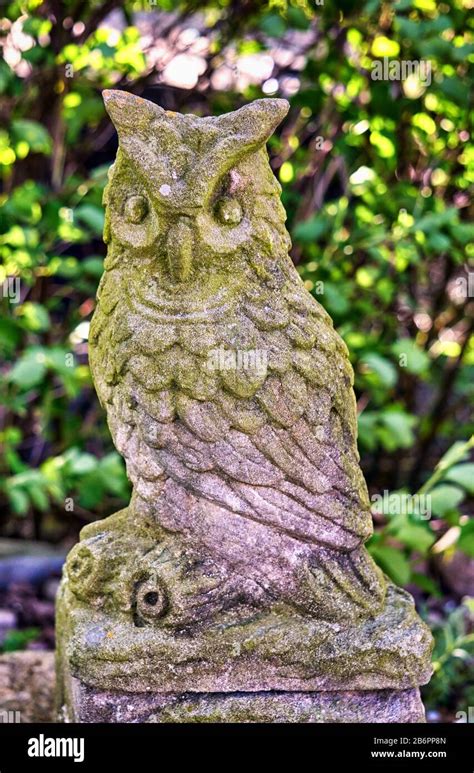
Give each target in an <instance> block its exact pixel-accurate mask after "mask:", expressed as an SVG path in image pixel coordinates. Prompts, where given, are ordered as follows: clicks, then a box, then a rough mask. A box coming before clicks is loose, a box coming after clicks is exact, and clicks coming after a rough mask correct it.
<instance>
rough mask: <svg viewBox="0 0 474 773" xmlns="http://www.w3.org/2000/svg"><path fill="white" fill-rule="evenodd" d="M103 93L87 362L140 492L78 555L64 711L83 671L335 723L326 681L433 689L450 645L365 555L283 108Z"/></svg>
mask: <svg viewBox="0 0 474 773" xmlns="http://www.w3.org/2000/svg"><path fill="white" fill-rule="evenodd" d="M105 99H106V105H107V109H108V111H109V113H110V115H111V117H112V120H113V121H114V123H115V125H116V127H117V130H118V134H119V152H118V156H117V160H116V162H115V164H114V167H113V169H112V171H111V175H110V181H109V185H108V187H107V190H106V194H105V203H106V207H107V208H106V225H105V234H104V238H105V240H106V242H107V244H108V253H107V259H106V262H105V273H104V276H103V278H102V280H101V284H100V288H99V292H98V305H97V309H96V312H95V314H94V318H93V321H92V325H91V334H90V361H91V366H92V371H93V376H94V380H95V384H96V388H97V392H98V394H99V397H100V400H101V402H102V404H103V405H104V407H105V409H106V411H107V417H108V422H109V427H110V430H111V433H112V436H113V439H114V442H115V445H116V446H117V449H118V450H119V451H120V453H121V454H122V455H123V456H124V458H125V461H126V464H127V472H128V475H129V477H130V480H131V482H132V484H133V487H134V492H133V496H132V500H131V502H130V505H129V507H127V508H125V509H124V510H123V511H121V512H120V513H117V514H115V515H114V516H112V517H111V518H108V519H107V520H106V521H104V522H102V523H98V524H93V525H91V526H89V527H87V528H86V529H85V530H84V531H83V533H82V535H81V541H80V543H79V544H78V545H77V546H76V547H75V548H74V550H73V551H71V554H70V556H69V558H68V562H67V567H66V571H65V574H64V580H63V584H62V589H61V594H60V601H59V606H58V621H59V622H58V633H59V636H58V639H59V650H58V664H59V669H60V673H61V674H62V676H61V680H60V687H61V685H62V688H61V689H62V693H61V696H60V700H59V702H60V704H61V705H63V706H69V707H70V709H71V710H72V707H73V706H74V704H75V702H76V701H77V700H78V698H77V690H75V689H73V687H72V685H73V684H79V683H80V684H81V685H88V686H89V687H93V688H95V690H97V691H99V692H101V691H126V692H130V693H134V694H141V693H143V692H147V693H148V692H153V693H155V698H154V699H156V700H158V698H159V695H158V694H160V693H163V694H165V693H178V694H188V693H191V692H192V693H206V694H207V693H213V694H215V693H219V694H222V693H239V695H240V693H258V694H259V696H261V697H258V699H257V698H255V696H248V697H247V698H246V697H245V696H243V697H238V698H237V697H235V696H234V697H233V698H232V701H233V702H232V701H231V702H230V703H229V701H230V697H229V701H224V704H225V707H229V706H230V707H235V710H236V711H237V712H238V711H240V710H241V708H239V707H240V706H242V707H244V706H245V705H247V704H248V703H249V702H251V701H255V700H256V701H257V704H258V706H259V707H263V703H262V701H263V702H264V703H265V706H266V705H267V702H266V701H265V700H264V699H265V698H266V697H269V696H263V695H262V693H263V692H265V691H269V692H273V691H276V690H277V691H287V692H292V693H295V695H288V696H286V695H285V696H283V698H281V699H280V698H278V700H276V699H275V700H276V703H275V700H274V698H273V697H272V702H271V704H268V705H271V706H274V709H273V708H272V709H269V711H270V713H271V712H272V711H273V710H274V711H275V712H276V714H275V716H277V715H278V716H281V711H280V708H279V706H280V703H279V702H278V701H280V702H281V701H283V704H281V705H288V706H293V707H296V706H297V703H298V697H297V695H299V694H300V693H301V692H308V693H309V694H310V695H314V694H315V691H316V692H317V693H318V696H317V697H315V698H314V701H316V703H315V704H314V712H315V713H314V716H315V717H317V716H322V714H321V711H322V710H323V709H321V710H320V708H318V707H319V706H320V705H322V704H321V701H323V702H324V701H326V703H325V705H327V706H328V707H330V706H331V705H333V704H331V700H332V698H331V696H325V697H324V698H321V697H319V692H320V691H321V690H324V691H338V692H339V691H341V690H343V691H347V690H367V691H371V690H382V689H388V688H392V689H393V690H397V691H398V692H397V695H398V696H399V691H400V690H405V689H407V690H415V691H416V688H417V687H418V685H419V684H421V683H423V682H425V681H427V679H428V678H429V674H430V663H429V660H430V649H431V637H430V634H429V632H428V629H427V628H426V626H425V625H424V624H423V623H422V622H421V620H420V619H419V618H418V617H417V615H416V613H415V611H414V607H413V603H412V601H411V599H410V597H409V596H408V595H407V594H406V593H404V592H403V591H400V590H398V589H396V588H394V586H393V585H392V584H391V583H389V582H388V580H387V578H386V577H385V576H384V575H383V573H382V572H381V570H380V569H379V568H378V567H377V566H376V564H375V563H374V561H373V560H372V559H371V557H370V556H369V554H368V553H367V551H366V550H365V548H364V542H365V540H366V539H367V538H368V537H369V536H370V534H371V531H372V521H371V514H370V506H369V498H368V493H367V488H366V485H365V482H364V479H363V477H362V473H361V471H360V468H359V464H358V453H357V445H356V427H357V422H356V410H355V399H354V394H353V391H352V380H353V374H352V370H351V367H350V363H349V359H348V354H347V349H346V347H345V344H344V343H343V341H342V340H341V338H340V337H339V336H338V335H337V333H336V332H335V331H334V329H333V326H332V322H331V320H330V318H329V317H328V315H327V313H326V312H325V311H324V309H323V308H322V307H321V306H320V305H319V304H318V303H317V302H316V301H315V300H314V298H312V297H311V296H310V295H309V293H308V292H307V291H306V289H305V287H304V285H303V283H302V282H301V280H300V278H299V275H298V273H297V272H296V270H295V268H294V266H293V264H292V262H291V260H290V258H289V256H288V247H289V237H288V234H287V232H286V230H285V226H284V221H285V213H284V210H283V208H282V206H281V203H280V200H279V194H280V186H279V184H278V183H277V181H276V180H275V178H274V176H273V174H272V172H271V169H270V166H269V164H268V158H267V154H266V151H265V141H266V139H267V138H268V136H269V135H270V134H271V133H272V131H273V130H274V128H275V127H276V126H277V125H278V123H279V122H280V121H281V119H282V118H283V117H284V115H285V114H286V111H287V109H288V105H287V103H286V102H285V101H284V100H278V99H266V100H257V101H256V102H253V103H251V104H249V105H246V106H245V107H243V108H241V110H238V111H236V112H235V113H230V114H227V115H223V116H220V117H218V118H197V117H196V116H190V115H180V114H175V113H168V112H165V111H164V110H162V109H161V108H160V107H158V106H157V105H154V104H152V103H150V102H147V101H145V100H141V99H139V98H137V97H134V96H132V95H130V94H126V93H124V92H115V91H112V92H106V93H105ZM70 675H71V676H70ZM72 679H74V680H75V681H74V682H73V681H72ZM296 694H297V695H296ZM410 694H411V693H410ZM378 696H379V697H380V693H378ZM117 697H118V696H117ZM378 699H379V698H377V700H378ZM196 700H198V699H197V698H196ZM202 700H203V701H204V703H203V704H202V706H203V708H202V710H203V711H205V712H206V711H207V707H208V706H210V705H211V704H212V705H214V703H213V702H215V701H219V700H220V701H221V702H222V700H223V699H222V698H219V697H216V696H215V695H213V696H212V698H210V697H209V696H207V697H206V698H202ZM312 700H313V699H312ZM397 700H398V698H397ZM239 701H240V703H239ZM224 704H222V705H223V706H224ZM220 705H221V704H219V706H220ZM167 710H168V709H167ZM169 710H170V711H171V709H169ZM174 710H175V709H174V708H173V711H174ZM219 710H220V709H219ZM222 710H223V712H224V713H223V716H227V715H229V716H230V715H231V714H232V712H233V711H234V708H229V709H228V708H223V709H222ZM242 710H243V708H242ZM262 710H263V708H262ZM329 710H330V709H329V708H328V711H329ZM388 710H389V709H388V708H387V711H388ZM197 711H201V708H199V707H198V708H197ZM251 711H254V714H255V715H257V714H258V713H259V712H260V708H255V705H254V709H251ZM265 711H267V709H265ZM311 711H313V709H311ZM400 711H402V709H400ZM278 712H280V713H278ZM318 712H319V713H318ZM211 713H212V712H211ZM408 714H410V712H408ZM289 716H290V717H291V716H296V714H292V712H291V711H289ZM354 716H355V714H354ZM275 721H277V720H275ZM278 721H279V720H278ZM289 721H291V720H289Z"/></svg>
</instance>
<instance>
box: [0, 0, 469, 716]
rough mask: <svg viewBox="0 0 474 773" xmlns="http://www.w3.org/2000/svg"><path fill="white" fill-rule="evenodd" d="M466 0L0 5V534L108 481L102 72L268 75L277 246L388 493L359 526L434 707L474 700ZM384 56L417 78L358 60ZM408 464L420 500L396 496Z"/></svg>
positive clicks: (253, 85) (26, 527)
mask: <svg viewBox="0 0 474 773" xmlns="http://www.w3.org/2000/svg"><path fill="white" fill-rule="evenodd" d="M470 10H472V6H471V5H470V2H469V0H446V2H441V3H440V2H435V0H414V1H413V2H412V1H411V0H399V2H396V3H389V2H379V0H368V2H366V3H355V2H352V0H343V2H338V3H337V4H336V3H333V2H331V1H330V0H325V2H324V4H319V3H316V2H312V0H290V2H284V0H281V1H280V2H278V1H277V2H272V3H261V2H255V1H254V0H243V1H242V2H235V1H234V0H219V1H218V2H207V3H201V2H192V1H191V2H173V0H159V2H156V3H133V2H124V3H115V2H110V1H109V0H104V1H103V2H97V1H94V0H92V1H91V2H83V1H82V0H65V2H57V1H56V0H47V1H46V2H40V1H39V0H23V1H21V0H20V1H14V2H10V3H7V4H6V8H5V17H4V19H3V20H2V22H1V27H0V45H1V46H2V48H3V53H4V60H3V61H0V91H1V92H2V101H1V107H0V117H1V127H2V128H1V130H0V168H1V170H2V193H1V197H0V255H1V260H2V263H1V266H0V282H3V293H2V296H3V297H2V298H1V317H0V352H1V355H2V364H1V375H2V382H1V387H0V391H1V398H2V399H1V404H2V405H1V408H0V441H1V444H2V456H1V461H0V480H1V482H2V490H1V494H0V535H1V536H3V537H8V538H22V539H30V540H32V539H33V540H43V541H49V542H51V543H55V544H59V545H62V546H69V545H70V544H72V542H73V541H74V540H75V539H76V538H77V533H78V530H79V528H80V527H81V526H82V525H84V523H86V522H88V521H91V520H93V519H95V518H99V517H103V516H105V515H108V514H109V513H111V512H113V511H114V510H117V509H119V508H120V507H121V506H123V505H124V503H126V502H127V499H128V493H129V492H128V483H127V481H126V478H125V474H124V468H123V464H122V461H121V459H120V458H119V457H118V455H117V454H116V452H115V451H114V449H113V446H112V444H111V440H110V436H109V433H108V430H107V427H106V423H105V419H104V415H103V413H102V411H101V409H100V407H99V405H98V401H97V398H96V396H95V393H94V390H93V387H92V383H91V378H90V373H89V369H88V364H87V334H88V323H89V321H90V318H91V315H92V312H93V309H94V297H95V291H96V287H97V283H98V280H99V278H100V276H101V273H102V261H103V257H104V252H105V248H104V245H103V243H102V240H101V231H102V225H103V210H102V205H101V196H102V190H103V187H104V184H105V180H106V172H107V168H108V166H109V165H110V163H111V162H112V160H113V158H114V155H115V152H116V142H117V141H116V137H115V133H114V130H113V127H112V126H111V124H110V121H109V120H108V119H107V117H106V115H105V112H104V108H103V104H102V100H101V96H100V92H101V90H102V89H103V88H109V87H115V88H125V89H127V90H130V91H133V92H135V93H137V94H140V95H141V96H145V97H148V98H150V99H153V100H154V101H156V102H158V103H159V104H161V105H162V106H164V107H165V108H167V109H171V110H181V111H184V112H195V113H198V114H201V115H212V114H219V113H221V112H225V111H227V110H231V109H234V108H236V107H238V106H240V105H241V104H243V103H244V102H246V101H247V100H250V99H253V98H257V97H261V96H265V94H277V95H279V96H280V95H282V96H286V97H288V98H289V99H290V102H291V111H290V114H289V116H288V119H287V120H286V122H285V123H284V125H283V126H282V128H281V131H280V133H279V134H278V136H276V137H274V138H273V139H272V140H271V141H270V144H269V151H270V155H271V159H272V166H273V168H274V170H275V174H276V175H277V177H279V179H280V181H281V183H282V186H283V201H284V204H285V206H286V209H287V212H288V226H289V229H290V232H291V234H292V238H293V250H292V257H293V259H294V261H295V263H296V264H297V266H298V269H299V271H300V272H301V276H302V278H303V280H304V281H305V283H306V286H307V287H308V289H309V290H310V291H312V292H313V293H314V294H315V295H316V297H317V298H318V300H319V301H320V302H321V303H322V304H323V305H324V306H325V307H326V308H327V310H328V311H329V312H330V314H331V315H332V317H333V319H334V322H335V325H336V326H337V328H338V330H339V332H340V333H341V335H342V336H343V337H344V339H345V340H346V342H347V344H348V347H349V350H350V352H351V357H352V361H353V365H354V369H355V376H356V394H357V398H358V407H359V413H360V416H359V423H360V429H359V432H360V435H359V442H360V451H361V457H362V465H363V469H364V473H365V475H366V479H367V482H368V485H369V490H370V493H371V494H372V495H374V494H378V495H382V494H383V492H384V491H385V492H391V493H392V494H393V496H392V498H391V500H390V501H391V503H392V506H390V507H387V506H385V507H383V506H382V507H375V506H374V521H375V526H376V533H375V535H374V537H373V538H372V540H371V543H370V550H371V551H372V553H373V555H374V557H375V558H376V560H377V561H378V562H379V563H380V565H381V566H382V568H383V569H384V570H385V571H386V572H387V573H388V574H389V575H390V576H392V577H393V579H394V580H395V581H396V582H398V583H399V584H402V585H405V586H406V587H409V588H410V590H411V591H412V592H414V594H415V596H416V599H417V602H418V604H419V607H420V609H421V611H422V613H423V614H424V615H425V617H426V618H427V620H428V621H429V623H430V624H431V626H432V628H433V630H434V632H435V634H436V638H437V645H436V650H435V658H434V661H435V669H436V672H435V677H434V679H433V681H432V683H431V685H430V686H429V687H428V688H427V689H426V692H425V699H426V701H427V704H428V707H429V708H431V709H432V712H434V713H433V717H435V716H438V717H439V716H453V713H454V712H455V711H456V710H458V709H465V708H466V707H467V706H468V705H474V676H473V670H474V669H473V653H474V634H473V628H474V602H473V601H472V598H471V597H473V596H474V518H473V502H472V495H473V494H474V463H473V462H472V461H470V450H471V443H470V442H469V438H470V437H471V436H472V434H473V431H474V427H473V425H474V421H473V414H472V405H473V398H474V387H473V374H474V346H473V338H472V329H473V321H474V300H473V296H474V266H473V265H472V263H473V259H474V244H473V242H474V226H473V224H472V211H473V204H472V199H471V197H470V193H471V191H472V188H471V186H472V183H473V176H474V151H473V146H472V142H471V132H472V125H471V123H470V120H471V119H472V65H473V62H474V43H473V36H472V27H473V16H472V13H471V14H470ZM383 57H389V58H390V59H399V60H404V61H406V60H409V61H412V60H420V59H423V60H425V61H429V62H430V65H431V83H429V84H426V83H422V82H421V81H420V80H419V79H417V78H416V77H410V78H408V79H407V80H406V81H405V82H398V81H376V80H373V79H372V78H371V67H372V63H373V61H374V60H380V59H382V58H383ZM470 266H471V268H470ZM8 278H10V279H8ZM14 278H18V279H19V280H20V285H19V290H20V298H19V302H18V303H13V302H11V301H12V299H11V297H8V296H9V294H10V295H11V289H12V288H14V287H15V286H16V285H12V284H9V282H10V283H11V281H12V279H14ZM469 280H470V282H469ZM321 283H322V284H321ZM9 288H10V289H9ZM441 459H442V462H441V464H439V462H440V460H441ZM420 487H422V488H421V493H424V494H429V495H430V496H431V502H430V506H431V519H430V520H426V519H422V518H420V517H419V515H418V514H417V513H416V512H414V513H413V512H408V513H407V512H406V511H405V510H404V509H403V508H402V507H401V506H400V504H401V497H400V494H401V493H403V492H406V493H411V494H414V493H416V492H418V491H419V490H420ZM394 492H395V493H394ZM397 502H398V503H399V504H398V505H397ZM393 503H395V505H394V504H393ZM31 638H34V632H33V634H31V631H29V630H28V631H26V633H25V636H24V639H22V638H21V636H20V638H19V639H18V637H17V638H16V639H15V642H17V641H19V642H20V643H22V642H23V644H26V643H27V641H30V639H31ZM14 646H17V645H16V644H15V645H14ZM436 712H437V713H436Z"/></svg>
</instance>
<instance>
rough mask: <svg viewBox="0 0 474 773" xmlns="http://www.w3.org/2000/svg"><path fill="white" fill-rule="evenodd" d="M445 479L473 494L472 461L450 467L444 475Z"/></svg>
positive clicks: (473, 469) (473, 466)
mask: <svg viewBox="0 0 474 773" xmlns="http://www.w3.org/2000/svg"><path fill="white" fill-rule="evenodd" d="M445 480H450V481H452V482H453V483H457V484H458V485H459V486H462V487H463V488H465V489H466V491H468V492H469V494H474V463H472V462H471V463H469V464H457V465H456V466H455V467H451V469H450V470H448V472H447V473H446V475H445Z"/></svg>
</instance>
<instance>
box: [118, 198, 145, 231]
mask: <svg viewBox="0 0 474 773" xmlns="http://www.w3.org/2000/svg"><path fill="white" fill-rule="evenodd" d="M123 214H124V216H125V219H126V220H127V222H129V223H134V224H135V225H138V223H141V222H143V220H144V219H145V217H146V215H147V214H148V201H147V200H146V198H145V197H144V196H140V195H136V196H130V197H129V198H128V199H127V201H126V202H125V206H124V209H123Z"/></svg>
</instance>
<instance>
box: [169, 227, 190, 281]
mask: <svg viewBox="0 0 474 773" xmlns="http://www.w3.org/2000/svg"><path fill="white" fill-rule="evenodd" d="M193 244H194V235H193V229H192V227H191V225H190V222H189V218H187V217H180V218H179V220H178V221H177V222H176V223H173V225H172V226H171V228H170V229H169V231H168V234H167V237H166V260H167V263H168V270H169V272H170V275H171V278H172V279H173V281H174V282H184V281H185V280H186V279H187V278H188V277H189V275H190V273H191V268H192V257H193Z"/></svg>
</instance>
